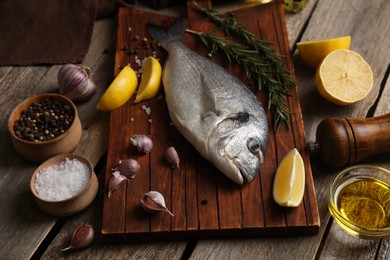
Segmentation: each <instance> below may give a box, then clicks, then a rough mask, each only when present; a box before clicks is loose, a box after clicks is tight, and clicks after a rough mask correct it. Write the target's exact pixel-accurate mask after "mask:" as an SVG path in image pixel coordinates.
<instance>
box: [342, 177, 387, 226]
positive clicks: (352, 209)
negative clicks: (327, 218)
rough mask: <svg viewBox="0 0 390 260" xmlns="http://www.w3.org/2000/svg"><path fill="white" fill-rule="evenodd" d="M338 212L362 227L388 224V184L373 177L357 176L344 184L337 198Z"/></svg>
mask: <svg viewBox="0 0 390 260" xmlns="http://www.w3.org/2000/svg"><path fill="white" fill-rule="evenodd" d="M337 207H338V210H339V212H340V213H341V214H342V215H343V216H344V217H345V218H347V219H348V220H349V221H350V222H352V223H354V224H355V225H357V226H359V227H362V228H370V229H376V228H384V227H389V226H390V186H389V185H388V184H386V183H384V182H382V181H380V180H377V179H373V178H359V179H356V180H355V181H353V182H350V183H349V184H347V185H345V186H344V187H343V188H342V189H341V190H340V193H339V196H338V198H337Z"/></svg>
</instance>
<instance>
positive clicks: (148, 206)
mask: <svg viewBox="0 0 390 260" xmlns="http://www.w3.org/2000/svg"><path fill="white" fill-rule="evenodd" d="M141 206H142V208H143V209H144V210H145V211H147V212H150V213H158V212H161V211H165V212H167V213H168V214H169V215H171V216H173V214H172V212H170V211H169V209H168V208H167V207H166V205H165V199H164V196H163V195H162V194H161V193H160V192H158V191H149V192H147V193H145V195H144V197H143V198H142V200H141Z"/></svg>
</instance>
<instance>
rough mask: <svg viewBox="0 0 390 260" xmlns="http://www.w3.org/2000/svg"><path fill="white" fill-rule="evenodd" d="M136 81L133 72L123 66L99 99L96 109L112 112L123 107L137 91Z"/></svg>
mask: <svg viewBox="0 0 390 260" xmlns="http://www.w3.org/2000/svg"><path fill="white" fill-rule="evenodd" d="M137 85H138V79H137V75H136V74H135V72H134V70H133V69H132V68H130V67H129V66H125V67H124V68H123V69H122V70H121V71H120V72H119V74H118V75H117V76H116V77H115V79H114V80H113V81H112V83H111V84H110V86H109V87H108V88H107V90H106V91H105V92H104V94H103V96H102V97H101V98H100V100H99V102H98V104H97V109H99V110H102V111H112V110H114V109H117V108H119V107H121V106H123V105H124V104H125V103H126V102H127V101H128V100H129V99H130V98H131V97H132V96H133V94H134V92H135V90H136V89H137Z"/></svg>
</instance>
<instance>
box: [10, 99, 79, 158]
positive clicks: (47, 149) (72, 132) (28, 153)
mask: <svg viewBox="0 0 390 260" xmlns="http://www.w3.org/2000/svg"><path fill="white" fill-rule="evenodd" d="M46 98H50V99H54V100H57V101H59V102H61V103H62V104H64V105H68V106H70V107H71V108H72V110H73V112H74V120H73V122H72V124H71V126H70V127H69V128H68V129H67V130H66V131H65V132H64V133H63V134H61V135H59V136H57V137H56V138H53V139H51V140H48V141H42V142H33V141H26V140H23V139H22V138H19V137H18V136H17V135H16V134H15V131H14V124H15V121H17V120H19V119H20V117H21V112H22V111H23V110H25V109H27V108H28V107H29V106H30V105H31V104H32V103H39V102H41V101H42V100H44V99H46ZM8 130H9V132H10V134H11V139H12V143H13V146H14V148H15V150H16V151H17V152H18V153H19V155H20V156H22V157H23V158H25V159H27V160H29V161H34V162H43V161H45V160H47V159H49V158H51V157H53V156H55V155H57V154H62V153H72V152H73V151H74V150H75V149H76V148H77V145H78V144H79V142H80V139H81V134H82V127H81V122H80V118H79V116H78V113H77V109H76V106H75V105H74V103H73V102H72V101H71V100H70V99H68V98H67V97H65V96H63V95H60V94H54V93H45V94H40V95H36V96H32V97H30V98H28V99H26V100H24V101H23V102H22V103H21V104H19V105H18V106H17V107H16V108H15V109H14V111H13V112H12V113H11V115H10V117H9V120H8Z"/></svg>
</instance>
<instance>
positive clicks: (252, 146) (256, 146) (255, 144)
mask: <svg viewBox="0 0 390 260" xmlns="http://www.w3.org/2000/svg"><path fill="white" fill-rule="evenodd" d="M247 146H248V149H249V151H251V152H252V153H257V152H258V151H260V142H259V141H258V140H256V139H253V138H250V139H249V140H248V143H247Z"/></svg>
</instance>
